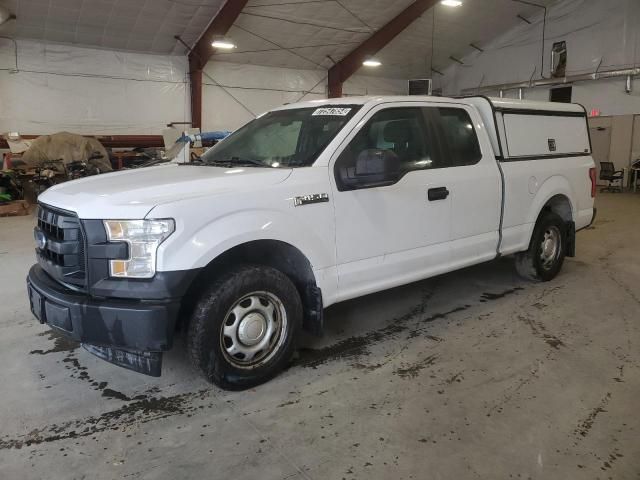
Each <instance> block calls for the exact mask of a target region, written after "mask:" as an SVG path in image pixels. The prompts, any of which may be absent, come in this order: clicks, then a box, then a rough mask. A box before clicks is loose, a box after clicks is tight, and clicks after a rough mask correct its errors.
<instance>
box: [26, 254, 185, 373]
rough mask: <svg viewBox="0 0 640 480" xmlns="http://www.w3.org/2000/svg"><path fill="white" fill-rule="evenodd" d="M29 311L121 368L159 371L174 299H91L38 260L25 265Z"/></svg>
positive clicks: (175, 303)
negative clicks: (54, 276) (57, 278)
mask: <svg viewBox="0 0 640 480" xmlns="http://www.w3.org/2000/svg"><path fill="white" fill-rule="evenodd" d="M27 288H28V293H29V303H30V306H31V311H32V312H33V314H34V315H35V317H36V318H37V319H38V320H39V321H40V323H42V324H45V323H46V324H47V325H49V326H51V327H52V328H54V329H55V330H56V331H58V332H61V333H62V334H64V335H66V336H68V337H70V338H73V339H74V340H77V341H78V342H81V343H83V344H84V346H85V348H86V349H87V350H88V351H90V352H91V353H93V354H95V355H97V356H99V357H101V358H103V359H104V360H107V361H109V362H111V363H115V364H117V365H120V366H122V367H125V368H129V369H131V370H135V371H138V372H140V373H146V374H148V375H154V376H158V375H160V370H161V365H162V353H161V352H163V351H165V350H169V349H170V348H171V346H172V342H173V333H174V330H175V325H176V321H177V318H178V312H179V309H180V299H171V300H152V301H145V300H133V299H131V300H129V299H121V298H99V299H98V298H93V297H90V296H89V295H87V294H85V293H78V292H76V291H74V290H71V289H69V288H66V287H65V286H63V285H61V284H60V283H58V282H56V281H54V280H53V279H52V278H51V277H50V276H49V275H48V274H47V273H46V272H45V271H44V270H43V269H42V267H41V266H39V265H34V266H33V267H31V270H29V275H28V277H27Z"/></svg>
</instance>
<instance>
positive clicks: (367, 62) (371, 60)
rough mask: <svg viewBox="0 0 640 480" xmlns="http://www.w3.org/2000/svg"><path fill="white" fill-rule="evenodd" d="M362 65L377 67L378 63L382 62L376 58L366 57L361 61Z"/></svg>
mask: <svg viewBox="0 0 640 480" xmlns="http://www.w3.org/2000/svg"><path fill="white" fill-rule="evenodd" d="M362 65H364V66H365V67H379V66H380V65H382V62H380V61H379V60H376V59H375V58H368V59H367V60H365V61H364V62H362Z"/></svg>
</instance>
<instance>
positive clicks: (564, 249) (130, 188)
mask: <svg viewBox="0 0 640 480" xmlns="http://www.w3.org/2000/svg"><path fill="white" fill-rule="evenodd" d="M586 120H587V118H586V113H585V110H584V108H583V107H581V106H579V105H575V104H562V103H542V102H526V101H516V100H507V99H491V98H486V97H468V98H438V97H377V98H343V99H330V100H314V101H311V102H305V103H298V104H292V105H285V106H283V107H280V108H277V109H275V110H272V111H270V112H267V113H266V114H264V115H261V116H260V117H258V118H256V119H255V120H252V121H251V122H249V123H248V124H246V125H245V126H244V127H242V128H240V129H239V130H237V131H236V132H235V133H233V134H232V135H231V136H229V137H227V138H226V139H225V140H223V141H222V142H220V143H219V144H218V145H216V146H215V147H213V148H212V149H210V150H209V151H207V152H206V153H205V154H204V155H203V156H202V158H201V159H200V160H198V161H192V162H190V163H183V164H170V165H163V166H157V167H152V168H147V169H139V170H133V171H126V172H115V173H110V174H105V175H100V176H97V177H89V178H84V179H81V180H76V181H72V182H68V183H65V184H61V185H57V186H55V187H52V188H50V189H49V190H47V191H46V192H45V193H44V194H43V195H41V197H40V199H39V201H40V205H39V209H38V220H37V226H36V228H35V239H36V244H37V248H36V254H37V260H38V263H37V264H36V265H34V266H33V267H32V268H31V270H30V271H29V275H28V279H27V283H28V291H29V299H30V304H31V309H32V311H33V313H34V315H35V316H36V317H37V318H38V319H39V320H40V322H41V323H46V324H48V325H49V326H51V327H53V328H54V329H56V330H57V331H60V332H62V333H64V334H66V335H69V336H71V337H72V338H75V339H76V340H78V341H80V342H82V343H83V345H84V346H85V348H86V349H87V350H89V351H90V352H92V353H94V354H95V355H98V356H99V357H101V358H103V359H105V360H108V361H110V362H112V363H115V364H117V365H120V366H124V367H126V368H129V369H132V370H135V371H138V372H142V373H146V374H149V375H160V371H161V364H162V352H163V351H165V350H168V349H169V348H171V346H172V341H173V337H174V332H175V331H176V329H177V328H178V327H179V326H180V327H182V328H183V329H185V330H186V332H187V339H188V342H187V343H188V350H189V355H190V357H191V359H192V360H193V362H194V364H195V365H196V367H197V368H199V369H200V370H201V371H202V373H203V374H204V375H205V377H206V378H207V379H209V380H210V381H212V382H213V383H215V384H217V385H219V386H221V387H223V388H236V389H241V388H247V387H250V386H252V385H256V384H258V383H260V382H263V381H265V380H266V379H268V378H270V377H272V376H274V375H275V374H277V372H278V371H280V370H281V369H282V368H283V367H284V366H285V365H286V364H287V362H289V361H290V359H291V356H292V354H293V352H294V348H295V344H296V337H297V336H298V334H299V332H300V330H301V329H302V328H305V329H307V330H309V331H312V332H315V333H318V332H320V331H321V329H322V318H323V317H322V315H323V308H324V307H327V306H329V305H331V304H333V303H336V302H340V301H343V300H347V299H350V298H354V297H358V296H361V295H366V294H368V293H372V292H376V291H379V290H383V289H387V288H391V287H395V286H398V285H402V284H406V283H409V282H413V281H416V280H420V279H424V278H427V277H431V276H434V275H438V274H441V273H445V272H449V271H452V270H456V269H459V268H463V267H466V266H469V265H473V264H477V263H480V262H485V261H488V260H492V259H495V258H496V257H499V256H502V255H510V254H515V260H516V266H517V268H518V270H519V272H520V273H522V274H523V275H525V276H526V277H529V278H531V279H537V280H542V281H546V280H550V279H552V278H553V277H555V276H556V274H557V273H558V271H559V270H560V268H561V267H562V263H563V260H564V257H565V256H572V255H574V254H575V232H576V231H577V230H579V229H581V228H585V227H587V226H588V225H590V223H591V222H592V221H593V218H594V215H595V209H594V207H593V203H594V195H595V169H594V162H593V159H592V158H591V147H590V139H589V133H588V128H587V123H586Z"/></svg>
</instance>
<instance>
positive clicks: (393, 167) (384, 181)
mask: <svg viewBox="0 0 640 480" xmlns="http://www.w3.org/2000/svg"><path fill="white" fill-rule="evenodd" d="M340 176H341V180H342V183H343V185H344V186H345V187H347V189H358V188H367V187H377V186H383V185H391V184H393V183H395V182H396V181H397V180H398V178H399V176H400V162H399V159H398V156H397V155H396V154H395V153H394V152H392V151H391V150H383V149H380V148H370V149H367V150H362V151H361V152H360V153H359V154H358V156H357V157H356V160H355V165H353V166H351V167H347V168H344V169H342V171H341V174H340Z"/></svg>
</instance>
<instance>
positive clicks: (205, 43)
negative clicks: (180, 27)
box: [189, 0, 248, 128]
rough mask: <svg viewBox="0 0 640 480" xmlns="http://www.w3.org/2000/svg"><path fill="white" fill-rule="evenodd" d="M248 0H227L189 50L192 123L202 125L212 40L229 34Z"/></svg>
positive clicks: (197, 125) (196, 126) (194, 125)
mask: <svg viewBox="0 0 640 480" xmlns="http://www.w3.org/2000/svg"><path fill="white" fill-rule="evenodd" d="M247 2H248V0H227V2H226V3H225V4H224V5H223V6H222V8H221V9H220V10H219V11H218V13H217V14H216V16H215V17H214V18H213V20H211V23H210V24H209V26H208V27H207V29H206V30H205V31H204V33H203V34H202V35H201V36H200V38H199V39H198V41H197V42H196V44H195V45H194V46H193V48H192V49H191V51H190V52H189V78H190V80H191V125H192V126H193V127H194V128H201V127H202V69H203V68H204V66H205V65H206V64H207V62H208V61H209V59H210V58H211V55H213V53H214V50H215V49H214V48H213V47H212V46H211V42H212V41H213V40H214V38H215V37H217V36H224V35H226V34H227V32H228V31H229V29H230V28H231V26H232V25H233V24H234V22H235V21H236V20H237V18H238V16H239V15H240V13H241V12H242V9H243V8H244V6H245V5H246V4H247Z"/></svg>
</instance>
